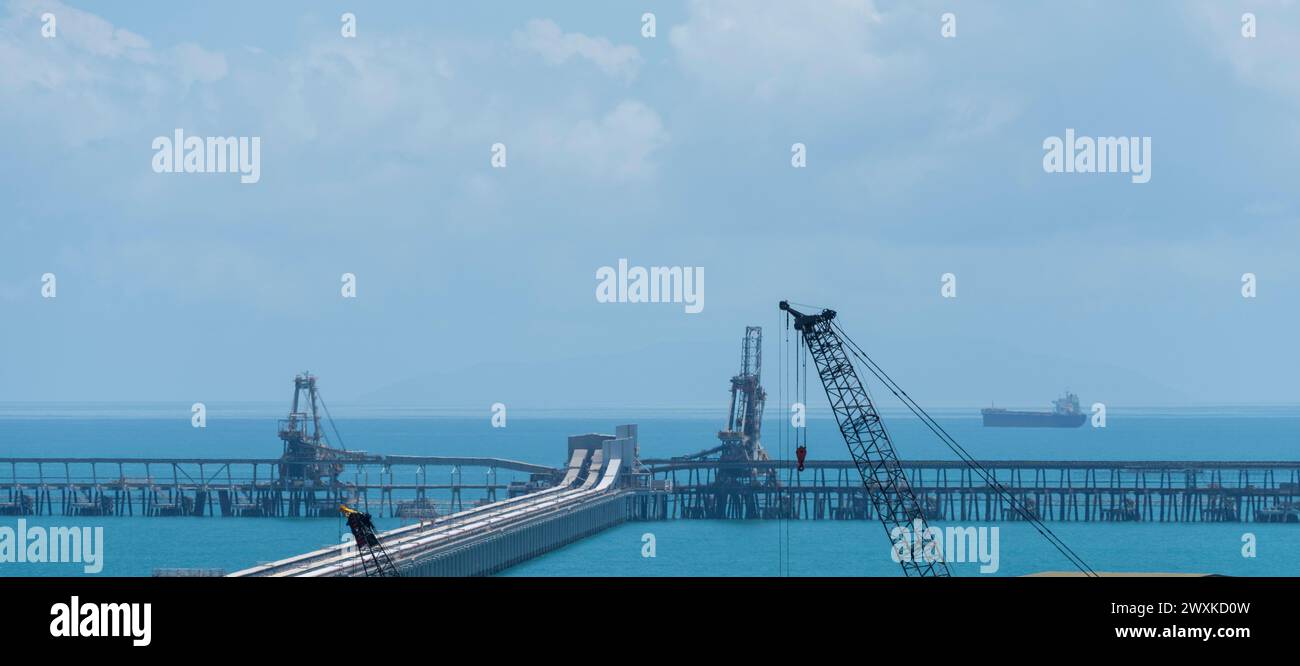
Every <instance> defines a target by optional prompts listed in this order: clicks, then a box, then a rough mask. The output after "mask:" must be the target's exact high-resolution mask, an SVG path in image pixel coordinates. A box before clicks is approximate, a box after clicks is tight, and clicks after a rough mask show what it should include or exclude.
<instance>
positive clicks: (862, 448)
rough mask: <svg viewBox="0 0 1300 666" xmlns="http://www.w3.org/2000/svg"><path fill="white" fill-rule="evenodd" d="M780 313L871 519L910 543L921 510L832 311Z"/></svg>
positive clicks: (938, 570)
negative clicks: (816, 385) (807, 361)
mask: <svg viewBox="0 0 1300 666" xmlns="http://www.w3.org/2000/svg"><path fill="white" fill-rule="evenodd" d="M781 309H782V310H784V311H785V312H787V313H788V314H789V316H790V317H791V318H793V319H794V328H795V330H796V331H798V332H799V333H800V334H801V335H802V336H803V340H804V344H806V345H807V347H808V354H809V355H810V356H811V357H812V359H813V363H814V364H815V365H816V366H817V374H818V375H819V376H820V377H821V382H822V387H823V388H825V389H826V398H827V399H828V400H829V401H830V404H831V410H832V411H833V412H834V413H835V421H836V423H838V424H839V428H840V434H841V435H843V436H844V443H845V444H846V445H848V448H849V454H850V455H852V456H853V462H854V464H855V465H856V466H857V468H858V473H859V474H861V475H862V483H863V485H864V486H865V487H866V489H867V496H868V497H869V498H870V500H871V503H872V506H873V507H874V509H875V511H876V515H877V516H878V517H879V518H880V522H881V524H882V525H884V527H885V532H886V534H887V535H888V536H889V538H890V539H891V541H892V540H894V539H895V538H897V537H896V535H898V534H901V533H911V534H913V535H915V536H914V537H913V538H915V539H923V538H925V535H927V534H928V527H927V525H926V520H925V511H924V509H923V508H922V507H921V505H920V503H919V502H917V499H916V495H915V494H914V493H913V492H912V486H911V483H910V482H908V480H907V475H906V474H905V473H904V472H903V467H902V465H901V464H899V461H898V454H897V452H896V451H895V450H894V443H893V442H892V441H891V440H890V439H889V433H888V432H886V431H885V426H884V424H883V423H881V421H880V415H879V414H878V413H877V412H876V407H875V405H874V404H872V402H871V397H870V396H869V395H868V394H867V389H866V387H865V386H863V384H862V380H860V379H858V374H857V371H856V370H855V369H854V367H853V363H852V361H851V360H850V359H849V356H848V354H847V353H846V352H845V351H844V343H843V341H841V340H840V336H839V333H838V332H836V330H835V328H834V326H832V325H831V322H832V321H833V320H834V319H835V311H834V310H822V311H821V312H820V313H817V314H803V313H802V312H799V311H798V310H795V309H794V308H791V307H790V304H789V302H787V301H781ZM898 559H900V560H901V561H900V562H899V564H901V565H902V567H903V573H904V574H905V575H907V576H948V575H949V573H948V565H947V564H945V563H944V562H943V560H942V558H934V559H933V560H932V559H930V558H925V557H900V558H898Z"/></svg>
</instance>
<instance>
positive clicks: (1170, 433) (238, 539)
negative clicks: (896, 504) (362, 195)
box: [0, 404, 1300, 576]
mask: <svg viewBox="0 0 1300 666" xmlns="http://www.w3.org/2000/svg"><path fill="white" fill-rule="evenodd" d="M279 411H280V408H279V406H271V405H229V406H222V405H209V407H208V423H207V427H206V428H202V429H196V428H192V427H191V425H190V418H189V416H190V415H189V406H188V405H166V404H158V405H103V404H100V405H14V404H9V405H0V457H28V456H30V457H39V456H83V457H92V456H130V457H144V456H152V457H259V458H273V457H276V456H278V455H279V441H278V440H277V439H276V436H275V425H276V418H277V417H278V415H279ZM485 412H486V410H485ZM936 416H937V417H938V418H939V420H940V422H941V423H942V424H943V425H944V427H945V428H946V429H948V430H949V432H951V433H952V434H953V435H954V436H955V437H956V438H957V440H958V441H960V442H961V443H962V444H963V446H965V447H966V448H967V449H968V450H970V451H971V452H972V453H973V454H975V455H976V456H977V457H980V458H989V459H1093V460H1300V408H1292V407H1253V408H1202V409H1196V410H1190V409H1163V410H1161V409H1146V410H1113V411H1112V412H1111V414H1110V415H1109V417H1108V419H1107V424H1106V427H1105V428H1090V427H1083V428H1079V429H1071V430H1052V429H1048V430H1018V429H985V428H983V427H982V426H981V424H980V420H979V416H978V412H977V410H974V409H972V410H952V411H950V412H940V413H938V414H936ZM488 417H489V415H488V414H486V413H485V414H483V415H481V416H469V415H465V414H437V413H431V412H428V411H422V410H418V409H410V410H384V411H379V410H374V409H364V408H349V407H346V406H345V407H344V408H342V409H340V412H339V413H338V414H336V425H337V429H338V432H339V433H340V435H341V438H342V440H343V443H344V444H345V445H346V446H347V448H349V449H362V450H367V451H372V452H377V453H390V454H426V455H481V456H495V457H502V458H513V459H517V460H524V461H528V462H536V463H544V464H550V465H554V466H559V465H560V464H561V463H562V462H563V460H562V459H563V457H564V451H565V438H566V437H567V436H568V435H571V434H577V433H586V432H612V431H613V430H614V426H615V425H618V424H620V423H638V424H639V425H640V440H641V455H642V457H647V458H653V457H669V456H673V455H681V454H685V453H689V452H694V451H698V450H702V449H705V448H709V447H711V446H713V444H714V442H715V441H716V432H717V430H718V429H719V427H720V426H721V425H722V424H721V423H720V422H719V421H720V419H719V418H717V417H716V416H715V415H712V414H706V413H703V412H701V413H698V414H692V413H687V414H685V415H683V414H681V413H680V412H678V413H671V412H664V411H650V410H643V411H641V412H629V413H626V414H618V413H609V414H606V413H600V414H594V415H588V416H581V417H579V416H574V415H571V414H563V413H546V414H528V413H524V414H520V415H518V416H511V417H510V419H509V420H508V423H507V427H506V428H499V429H498V428H492V427H491V425H490V423H489V418H488ZM885 419H886V422H887V424H888V427H889V430H890V433H891V435H892V436H893V439H894V440H895V443H896V445H897V447H898V450H899V453H900V456H901V457H903V458H905V459H913V460H919V459H951V458H953V457H954V456H953V455H952V454H951V453H950V452H948V450H947V449H946V448H944V447H943V446H942V445H941V444H940V443H939V442H938V441H937V440H936V439H935V438H934V437H933V435H931V434H930V433H929V432H928V431H927V430H925V429H924V428H923V427H922V426H921V424H920V422H919V421H916V420H914V419H912V418H911V417H910V415H904V414H894V413H889V412H886V414H885ZM782 425H784V424H783V423H782V422H778V421H774V420H772V421H769V422H767V423H766V424H765V428H766V430H765V432H766V434H765V440H764V441H765V443H766V445H767V447H768V449H769V451H771V452H772V454H773V455H774V456H776V457H782V450H783V449H788V443H787V442H785V441H784V437H783V436H782V432H781V431H782V427H781V426H782ZM808 440H809V448H810V454H809V455H810V457H811V458H813V459H844V458H845V457H847V456H846V452H845V450H844V444H843V442H842V441H841V440H840V438H839V433H838V430H837V429H836V427H835V424H834V422H833V421H831V420H829V418H827V417H826V416H824V415H822V416H818V415H817V414H815V413H814V415H813V416H812V418H811V419H810V421H809V437H808ZM787 455H788V451H787ZM430 473H431V474H433V473H434V472H432V471H431V472H430ZM8 474H9V471H8V470H5V469H0V479H4V478H7V477H8ZM467 474H469V472H467ZM503 476H504V475H503ZM503 480H504V479H503ZM26 520H27V524H28V525H44V526H52V525H60V524H65V525H77V526H102V527H104V533H105V558H104V560H105V565H104V570H103V572H102V573H100V574H98V575H101V576H105V575H108V576H147V575H149V574H150V573H151V572H152V571H153V569H154V568H157V567H206V568H222V569H226V570H229V571H233V570H235V569H239V568H242V567H245V566H249V565H252V564H255V563H257V562H260V561H267V560H271V559H278V558H281V557H286V556H289V555H292V554H295V553H298V552H302V551H305V550H308V549H312V548H316V547H320V546H323V545H326V544H331V543H336V542H337V541H338V539H339V538H340V537H341V536H342V534H343V533H344V532H345V531H346V528H345V527H344V526H343V525H342V524H341V522H340V521H339V520H337V519H335V518H316V519H281V518H210V517H205V518H149V519H143V518H127V517H107V518H91V517H84V518H63V517H50V516H33V517H28V518H27V519H26ZM17 521H18V519H17V518H16V517H12V516H2V517H0V527H6V526H8V527H11V528H13V527H16V526H17ZM379 522H380V527H391V526H396V525H397V524H399V522H400V521H398V520H396V519H383V520H381V521H379ZM1049 525H1050V526H1051V527H1052V529H1053V530H1055V531H1056V532H1057V533H1058V534H1059V535H1060V536H1061V537H1062V538H1063V539H1064V540H1065V541H1066V542H1067V543H1069V544H1070V545H1071V546H1072V547H1073V548H1074V549H1075V550H1076V551H1078V552H1079V553H1080V555H1082V556H1083V557H1084V558H1085V559H1086V560H1087V561H1088V562H1089V564H1090V565H1091V566H1092V567H1093V568H1094V569H1097V570H1107V571H1169V572H1204V573H1220V574H1229V575H1300V525H1263V524H1193V525H1179V524H1144V523H1109V524H1105V523H1092V524H1085V523H1049ZM937 526H939V527H942V526H944V524H943V523H938V524H937ZM963 526H966V525H963ZM976 526H978V524H976ZM986 526H991V525H986ZM997 527H998V543H999V548H998V554H999V556H998V563H999V566H998V570H997V572H996V573H995V574H994V575H1021V574H1025V573H1032V572H1036V571H1045V570H1062V569H1067V568H1068V564H1067V563H1066V562H1065V560H1064V559H1063V558H1061V557H1060V556H1059V555H1058V554H1057V553H1056V552H1055V551H1054V550H1052V548H1051V547H1050V546H1049V545H1048V544H1047V543H1046V542H1045V541H1044V540H1043V539H1042V538H1041V537H1039V536H1038V535H1037V534H1036V533H1034V532H1033V531H1032V529H1031V528H1029V527H1028V526H1026V525H1022V524H1000V525H997ZM1247 534H1249V535H1250V538H1251V540H1252V541H1253V543H1254V545H1255V556H1254V557H1244V556H1243V554H1242V550H1243V537H1245V536H1246V535H1247ZM647 535H650V536H651V537H652V538H653V541H654V544H655V556H654V557H653V558H649V557H643V556H642V555H643V542H644V541H645V540H646V539H647V538H649V537H647ZM954 570H955V573H956V574H958V575H980V573H979V571H978V568H977V565H974V564H969V563H967V564H958V565H955V566H954ZM898 573H899V570H898V565H897V564H895V563H894V562H893V561H892V560H891V559H890V551H889V542H888V539H887V538H886V536H885V534H884V533H883V530H882V528H881V527H880V525H879V524H878V523H876V522H874V521H872V522H866V521H859V522H819V521H753V522H728V521H659V522H653V523H628V524H625V525H622V526H620V527H617V528H614V529H611V530H608V531H606V532H604V533H601V534H599V535H596V536H594V537H591V538H588V539H586V540H583V541H581V542H579V543H576V544H573V545H571V546H569V547H567V548H565V549H563V550H560V551H557V552H555V553H551V554H549V555H547V556H544V557H541V558H538V559H536V560H533V561H531V562H528V563H525V564H523V565H520V566H517V567H515V568H513V569H511V570H509V571H507V572H505V575H524V576H572V575H595V576H665V575H668V576H673V575H676V576H714V575H724V576H775V575H796V576H800V575H831V576H857V575H898ZM44 575H81V568H80V566H79V565H55V564H29V563H3V562H0V576H44Z"/></svg>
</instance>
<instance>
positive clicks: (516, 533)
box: [231, 425, 645, 577]
mask: <svg viewBox="0 0 1300 666" xmlns="http://www.w3.org/2000/svg"><path fill="white" fill-rule="evenodd" d="M636 436H637V430H636V426H634V425H628V426H619V427H618V430H617V434H616V435H597V434H590V435H578V436H575V437H571V438H569V464H568V466H567V467H566V469H565V472H564V476H563V477H561V479H560V480H559V482H558V483H557V484H555V485H554V486H552V487H550V488H547V489H545V490H540V491H537V492H534V493H530V494H527V495H521V496H518V497H512V498H510V499H507V500H504V501H501V502H496V503H493V504H488V505H484V506H480V507H476V508H473V509H469V510H467V511H462V512H459V513H455V514H453V515H450V516H446V517H444V518H440V519H437V520H433V521H430V522H420V523H418V524H415V525H408V526H405V527H400V528H397V529H394V530H389V531H387V532H383V533H381V534H380V535H379V537H380V539H381V541H382V543H383V545H384V549H385V550H386V551H387V553H388V555H389V557H390V558H391V559H392V561H393V563H394V565H395V566H396V568H397V570H398V571H399V572H400V573H401V575H404V576H478V575H485V574H491V573H495V572H497V571H500V570H502V569H505V568H507V567H510V566H513V565H515V564H518V563H519V562H523V561H525V560H528V559H530V558H533V557H536V556H538V555H541V554H543V553H546V552H549V551H551V550H554V549H556V548H560V547H562V546H564V545H566V544H569V543H572V542H574V541H576V540H578V539H581V538H583V537H585V536H588V535H590V534H594V533H596V532H599V531H601V530H603V529H606V528H608V527H611V526H613V525H617V524H619V523H621V522H623V521H625V520H627V519H628V517H629V515H630V513H631V512H630V508H631V506H632V502H631V499H632V498H633V497H635V496H636V495H637V494H638V492H641V491H643V490H644V488H641V487H639V486H640V485H642V484H641V481H640V480H643V479H644V478H645V477H644V475H641V474H639V473H638V471H637V470H638V463H637V460H636V451H637V439H636ZM360 575H364V567H363V566H362V563H361V558H360V557H359V556H358V554H357V553H356V550H355V548H354V547H352V546H351V545H339V546H333V547H330V548H323V549H320V550H317V551H313V552H310V553H305V554H303V555H298V556H295V557H290V558H287V559H284V560H280V561H277V562H270V563H267V564H262V565H258V566H255V567H251V568H249V569H245V570H243V571H238V572H235V573H233V574H231V576H235V577H246V576H297V577H317V576H360Z"/></svg>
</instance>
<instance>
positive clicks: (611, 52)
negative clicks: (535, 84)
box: [514, 19, 641, 82]
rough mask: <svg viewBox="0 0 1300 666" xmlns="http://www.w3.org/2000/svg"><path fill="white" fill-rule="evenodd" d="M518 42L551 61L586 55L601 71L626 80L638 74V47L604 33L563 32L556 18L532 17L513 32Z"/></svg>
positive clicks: (556, 61)
mask: <svg viewBox="0 0 1300 666" xmlns="http://www.w3.org/2000/svg"><path fill="white" fill-rule="evenodd" d="M514 42H515V45H516V46H518V47H519V48H521V49H524V50H526V51H532V52H534V53H538V54H540V55H541V56H542V58H543V59H545V60H546V62H548V63H550V64H552V65H562V64H564V63H566V62H568V61H569V60H571V59H573V58H584V59H586V60H589V61H591V62H592V64H594V65H596V67H598V68H599V69H600V71H602V72H604V73H606V74H608V75H610V76H613V77H617V78H621V79H623V80H624V81H627V82H631V81H632V79H634V78H636V72H637V68H638V67H640V65H641V55H640V53H639V52H638V51H637V50H636V47H633V46H628V45H618V46H616V45H614V44H613V43H611V42H610V41H609V40H608V39H605V38H604V37H588V36H587V35H584V34H582V33H580V32H564V31H563V30H561V29H560V26H559V25H557V24H556V23H555V22H554V21H551V20H549V19H533V20H531V21H529V22H528V24H527V25H525V26H524V29H523V30H522V31H516V32H515V34H514Z"/></svg>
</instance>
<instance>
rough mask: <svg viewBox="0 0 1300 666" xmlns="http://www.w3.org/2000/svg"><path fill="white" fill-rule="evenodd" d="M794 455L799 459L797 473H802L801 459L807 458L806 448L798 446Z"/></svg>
mask: <svg viewBox="0 0 1300 666" xmlns="http://www.w3.org/2000/svg"><path fill="white" fill-rule="evenodd" d="M794 455H795V457H796V458H798V459H799V471H800V472H802V471H803V459H804V458H806V457H808V447H806V446H804V445H802V444H800V445H799V448H797V449H795V450H794Z"/></svg>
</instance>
